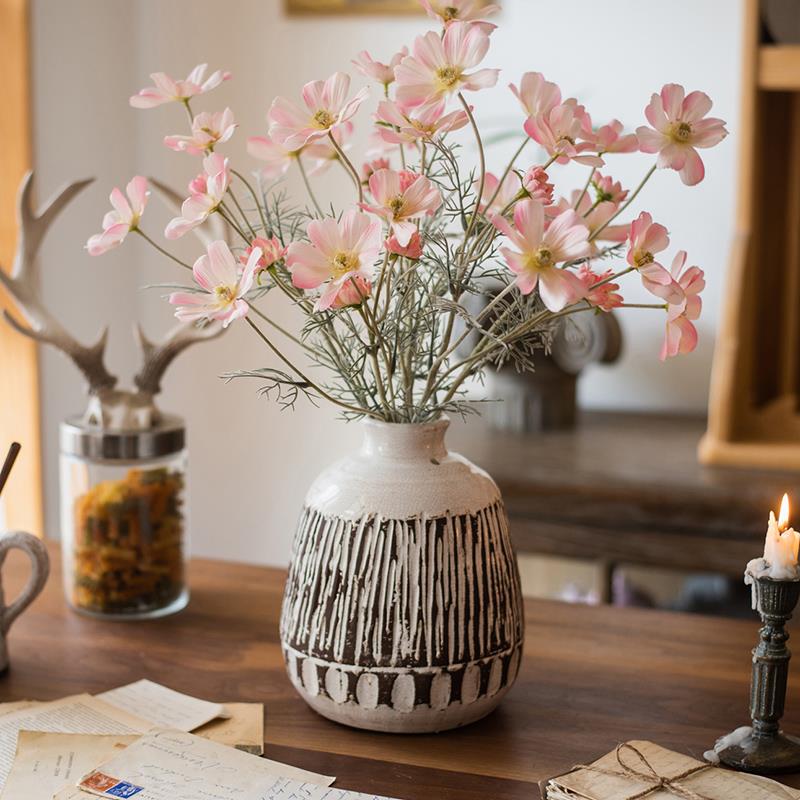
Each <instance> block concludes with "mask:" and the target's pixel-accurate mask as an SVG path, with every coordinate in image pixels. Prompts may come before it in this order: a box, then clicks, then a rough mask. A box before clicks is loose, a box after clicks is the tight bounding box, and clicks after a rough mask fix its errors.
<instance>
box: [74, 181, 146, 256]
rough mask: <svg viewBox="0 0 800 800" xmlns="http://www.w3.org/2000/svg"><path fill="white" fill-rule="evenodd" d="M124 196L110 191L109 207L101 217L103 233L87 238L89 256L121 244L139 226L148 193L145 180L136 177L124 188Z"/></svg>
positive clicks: (100, 253) (98, 254)
mask: <svg viewBox="0 0 800 800" xmlns="http://www.w3.org/2000/svg"><path fill="white" fill-rule="evenodd" d="M125 194H127V195H128V197H127V199H126V198H125V195H124V194H122V192H121V191H120V190H119V189H117V188H116V186H115V187H114V189H113V190H112V191H111V197H110V198H109V199H110V200H111V205H112V206H114V210H113V211H109V212H108V213H107V214H106V215H105V216H104V217H103V232H102V233H96V234H94V236H90V237H89V241H88V242H87V243H86V248H87V250H88V251H89V255H90V256H100V255H102V254H103V253H107V252H108V251H109V250H113V248H115V247H118V246H119V245H121V244H122V242H123V241H124V239H125V237H126V236H127V235H128V233H130V231H135V230H136V229H137V228H138V226H139V220H140V219H141V216H142V213H143V212H144V207H145V205H146V204H147V198H148V197H149V196H150V192H149V191H148V189H147V178H143V177H142V176H141V175H137V176H136V177H135V178H133V179H132V180H131V181H130V182H129V183H128V185H127V186H126V187H125Z"/></svg>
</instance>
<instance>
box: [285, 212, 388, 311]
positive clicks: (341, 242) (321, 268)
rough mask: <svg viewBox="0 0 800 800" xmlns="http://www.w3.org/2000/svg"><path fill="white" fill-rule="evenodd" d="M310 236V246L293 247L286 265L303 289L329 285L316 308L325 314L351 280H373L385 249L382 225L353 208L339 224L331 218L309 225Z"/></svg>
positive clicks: (287, 256) (301, 244)
mask: <svg viewBox="0 0 800 800" xmlns="http://www.w3.org/2000/svg"><path fill="white" fill-rule="evenodd" d="M307 233H308V238H309V239H310V240H311V242H310V243H309V242H292V244H290V245H289V249H288V251H287V255H286V266H287V267H288V268H289V270H290V272H291V273H292V283H293V284H294V285H295V286H297V287H299V288H300V289H316V288H317V287H318V286H321V285H322V284H323V283H326V282H327V286H326V287H325V289H324V290H323V292H322V294H321V295H320V297H319V299H318V300H317V302H316V304H315V306H314V307H315V308H316V310H317V311H324V310H326V309H328V308H330V307H331V306H332V305H333V302H334V300H335V299H336V296H337V295H338V293H339V290H340V289H341V288H342V286H344V284H345V283H347V282H348V281H350V279H351V278H357V277H361V278H363V279H364V280H366V281H369V280H371V278H372V271H373V267H374V264H375V258H376V257H377V255H378V252H379V251H380V249H381V238H382V237H381V224H380V222H378V221H377V220H372V219H370V217H369V216H368V215H367V214H364V213H362V212H360V211H358V210H356V209H350V211H348V212H347V213H346V214H344V216H343V217H342V219H341V221H339V222H337V221H336V220H335V219H331V218H326V219H316V220H313V221H312V222H309V224H308V228H307Z"/></svg>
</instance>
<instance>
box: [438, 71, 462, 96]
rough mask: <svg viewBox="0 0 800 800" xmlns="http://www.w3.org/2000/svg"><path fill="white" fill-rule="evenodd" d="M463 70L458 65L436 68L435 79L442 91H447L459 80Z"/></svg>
mask: <svg viewBox="0 0 800 800" xmlns="http://www.w3.org/2000/svg"><path fill="white" fill-rule="evenodd" d="M462 74H463V70H462V69H460V68H459V67H454V66H450V65H448V66H446V67H439V69H437V70H436V80H437V82H438V84H439V89H440V91H442V92H449V91H450V90H451V89H452V88H453V87H454V86H456V85H457V84H458V82H459V81H460V80H461V76H462Z"/></svg>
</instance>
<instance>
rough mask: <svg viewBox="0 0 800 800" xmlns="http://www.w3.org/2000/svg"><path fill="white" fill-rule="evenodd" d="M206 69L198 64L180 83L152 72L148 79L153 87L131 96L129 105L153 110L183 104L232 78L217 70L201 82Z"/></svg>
mask: <svg viewBox="0 0 800 800" xmlns="http://www.w3.org/2000/svg"><path fill="white" fill-rule="evenodd" d="M207 67H208V64H198V65H197V66H196V67H195V68H194V69H193V70H192V71H191V72H190V73H189V75H188V77H187V78H186V79H185V80H182V81H176V80H175V79H174V78H170V76H169V75H166V74H165V73H163V72H154V73H153V74H152V75H151V76H150V77H151V78H152V79H153V83H154V84H155V86H148V87H146V88H145V89H142V90H141V91H140V92H139V94H135V95H133V97H131V99H130V104H131V105H132V106H133V107H134V108H155V107H156V106H160V105H162V104H163V103H173V102H180V103H185V102H187V101H188V100H189V99H190V98H192V97H194V96H195V95H198V94H205V93H206V92H210V91H211V90H212V89H216V87H217V86H219V85H220V84H221V83H222V82H223V81H227V80H229V79H230V78H231V77H232V76H231V73H230V72H223V71H222V70H217V71H216V72H213V73H211V75H209V76H208V79H207V80H205V81H203V76H204V75H205V72H206V69H207Z"/></svg>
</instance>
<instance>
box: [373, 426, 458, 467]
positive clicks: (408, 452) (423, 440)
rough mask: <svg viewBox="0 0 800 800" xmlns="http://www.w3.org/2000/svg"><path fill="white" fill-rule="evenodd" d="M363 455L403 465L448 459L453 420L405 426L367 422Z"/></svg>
mask: <svg viewBox="0 0 800 800" xmlns="http://www.w3.org/2000/svg"><path fill="white" fill-rule="evenodd" d="M362 424H363V430H364V440H363V442H362V444H361V454H362V455H365V456H369V457H372V458H386V459H392V460H404V461H416V460H421V461H430V460H431V459H436V460H440V459H443V458H445V456H447V447H446V446H445V443H444V436H445V432H446V431H447V428H448V426H449V425H450V420H448V419H439V420H436V421H435V422H423V423H419V424H403V423H392V422H378V421H375V420H365V421H364V422H363V423H362Z"/></svg>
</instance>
